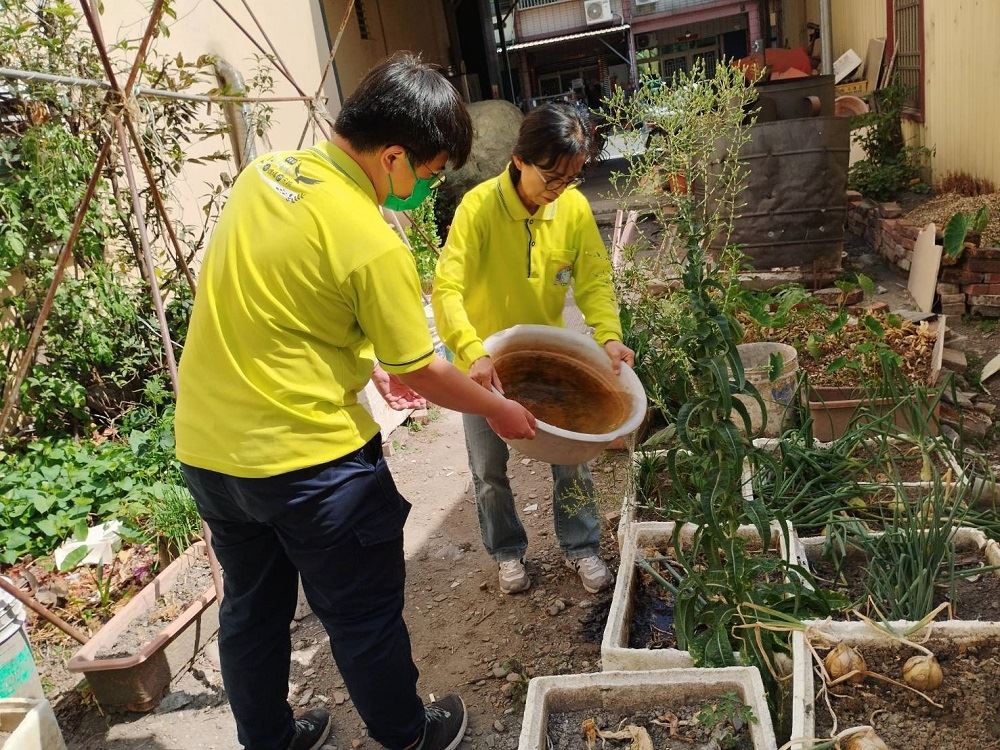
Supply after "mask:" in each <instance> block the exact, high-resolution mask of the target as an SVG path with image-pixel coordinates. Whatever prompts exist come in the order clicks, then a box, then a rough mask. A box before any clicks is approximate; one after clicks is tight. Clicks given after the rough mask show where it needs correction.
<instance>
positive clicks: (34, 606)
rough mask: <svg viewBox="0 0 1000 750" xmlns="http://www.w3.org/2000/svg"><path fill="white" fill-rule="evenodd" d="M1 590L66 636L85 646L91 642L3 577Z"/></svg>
mask: <svg viewBox="0 0 1000 750" xmlns="http://www.w3.org/2000/svg"><path fill="white" fill-rule="evenodd" d="M0 589H3V590H4V591H6V592H7V593H8V594H10V595H11V596H13V597H14V598H15V599H17V600H18V601H19V602H21V604H23V605H24V606H25V607H27V608H28V609H30V610H31V611H32V612H34V613H35V614H37V615H39V616H40V617H42V618H44V619H46V620H48V621H49V622H51V623H52V624H53V625H55V626H56V627H57V628H59V629H60V630H61V631H63V632H64V633H65V634H66V635H68V636H69V637H71V638H73V639H74V640H76V641H79V642H80V643H84V644H85V643H86V642H87V641H89V640H90V638H88V637H87V635H86V634H85V633H84V632H83V631H82V630H79V629H77V628H75V627H73V626H72V625H70V624H69V623H68V622H66V621H65V620H64V619H62V618H61V617H60V616H59V615H57V614H56V613H55V612H53V611H52V610H50V609H49V608H48V607H46V606H44V605H42V603H41V602H38V601H35V598H34V597H33V596H29V595H28V594H25V593H24V592H23V591H21V589H19V588H18V587H17V586H15V585H14V584H13V583H11V582H10V581H8V580H7V579H6V578H4V577H3V576H0Z"/></svg>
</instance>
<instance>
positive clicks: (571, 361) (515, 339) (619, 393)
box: [483, 325, 646, 465]
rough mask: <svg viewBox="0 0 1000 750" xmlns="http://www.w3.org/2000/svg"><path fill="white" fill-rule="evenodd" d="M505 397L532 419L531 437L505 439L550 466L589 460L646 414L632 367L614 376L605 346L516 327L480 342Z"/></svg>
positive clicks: (559, 331) (552, 330)
mask: <svg viewBox="0 0 1000 750" xmlns="http://www.w3.org/2000/svg"><path fill="white" fill-rule="evenodd" d="M483 343H484V345H485V347H486V351H487V352H489V354H490V356H491V357H492V358H493V363H494V367H496V369H497V373H498V374H499V376H500V381H501V383H502V384H503V386H504V390H505V391H506V393H507V396H508V397H511V398H515V399H516V400H518V401H519V402H521V403H523V404H524V405H525V406H526V407H527V408H528V409H529V410H530V411H532V413H533V414H535V418H536V419H537V420H538V426H537V430H536V433H535V438H534V439H533V440H508V441H507V442H508V443H509V444H510V445H511V446H512V447H514V448H516V449H517V450H519V451H520V452H521V453H523V454H524V455H526V456H528V457H530V458H534V459H536V460H538V461H544V462H546V463H550V464H560V465H574V464H582V463H586V462H587V461H590V460H591V459H593V458H595V457H596V456H598V455H599V454H600V453H601V451H603V450H604V449H605V448H606V447H608V446H609V445H610V444H611V443H612V442H614V441H615V440H616V439H617V438H619V437H624V436H625V435H628V434H629V433H631V432H633V431H634V430H636V429H637V428H638V427H639V425H640V424H641V423H642V420H643V419H644V417H645V415H646V393H645V391H644V390H643V389H642V384H641V383H640V382H639V378H638V377H637V376H636V374H635V373H634V372H632V369H631V368H629V367H627V366H623V367H622V368H621V374H620V375H615V373H614V371H613V370H612V369H611V361H610V360H609V359H608V355H607V354H606V353H605V352H604V349H603V348H602V347H600V346H599V345H598V344H597V343H596V342H595V341H594V340H593V339H592V338H590V337H589V336H586V335H584V334H582V333H576V332H574V331H568V330H566V329H565V328H556V327H554V326H542V325H518V326H514V327H513V328H508V329H506V330H503V331H499V332H497V333H495V334H493V335H492V336H490V337H489V338H488V339H486V341H485V342H483Z"/></svg>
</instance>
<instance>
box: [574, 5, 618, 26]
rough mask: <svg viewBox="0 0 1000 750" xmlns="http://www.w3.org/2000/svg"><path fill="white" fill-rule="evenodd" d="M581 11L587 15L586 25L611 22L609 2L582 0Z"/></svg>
mask: <svg viewBox="0 0 1000 750" xmlns="http://www.w3.org/2000/svg"><path fill="white" fill-rule="evenodd" d="M578 7H579V6H578ZM583 11H584V13H585V14H586V15H587V23H588V24H594V23H607V22H608V21H611V20H613V17H612V15H611V0H584V3H583Z"/></svg>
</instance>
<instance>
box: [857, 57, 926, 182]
mask: <svg viewBox="0 0 1000 750" xmlns="http://www.w3.org/2000/svg"><path fill="white" fill-rule="evenodd" d="M907 95H908V91H907V87H906V86H905V85H904V84H903V83H901V82H900V80H899V78H898V76H897V77H894V78H893V80H892V83H890V84H889V85H888V86H885V87H883V88H881V89H879V90H878V91H877V92H876V93H875V95H874V96H875V106H874V108H873V109H872V111H871V112H868V113H867V114H864V115H861V116H860V117H857V118H855V120H854V123H853V124H854V127H855V128H857V130H856V137H857V140H858V142H859V143H860V145H861V147H862V148H863V149H864V151H865V153H866V154H867V156H866V157H865V158H864V159H862V160H861V161H859V162H857V163H855V164H854V166H852V167H851V171H850V174H849V175H848V182H849V184H850V186H851V188H852V189H854V190H857V191H859V192H860V193H861V194H862V195H864V196H866V197H868V198H872V199H874V200H879V201H884V200H890V199H891V198H894V197H895V196H896V195H898V194H899V193H900V192H902V191H903V190H906V189H909V190H914V191H917V192H920V191H926V190H927V189H928V188H927V186H926V185H925V184H924V183H923V182H922V181H921V174H922V172H923V169H924V166H925V165H926V162H927V160H928V158H929V157H930V155H931V151H930V150H929V149H926V148H923V147H920V146H908V145H906V144H905V143H904V142H903V132H902V125H901V119H900V116H901V115H902V112H903V104H904V102H905V101H906V97H907Z"/></svg>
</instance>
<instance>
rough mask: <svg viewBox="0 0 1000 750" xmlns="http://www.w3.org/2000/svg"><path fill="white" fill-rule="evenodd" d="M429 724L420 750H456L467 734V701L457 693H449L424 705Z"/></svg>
mask: <svg viewBox="0 0 1000 750" xmlns="http://www.w3.org/2000/svg"><path fill="white" fill-rule="evenodd" d="M424 711H425V712H426V713H427V724H426V726H425V728H424V739H423V741H422V742H421V743H420V744H419V746H418V747H419V748H420V750H455V748H456V747H458V743H460V742H461V741H462V737H463V736H464V735H465V726H466V724H467V723H468V721H469V715H468V714H467V713H466V712H465V703H464V702H463V701H462V698H461V697H460V696H458V695H456V694H455V693H449V694H448V695H446V696H444V698H441V699H440V700H436V701H434V702H433V703H428V704H427V705H426V706H424Z"/></svg>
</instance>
